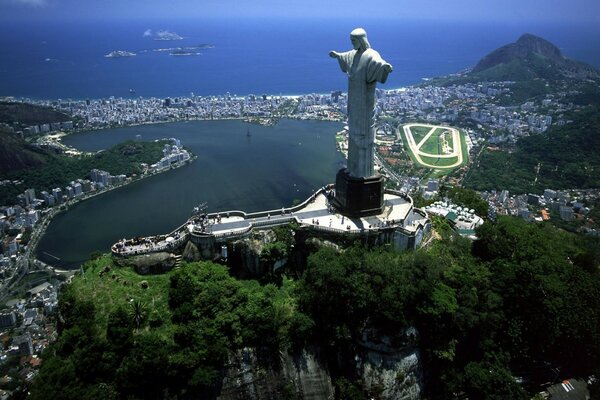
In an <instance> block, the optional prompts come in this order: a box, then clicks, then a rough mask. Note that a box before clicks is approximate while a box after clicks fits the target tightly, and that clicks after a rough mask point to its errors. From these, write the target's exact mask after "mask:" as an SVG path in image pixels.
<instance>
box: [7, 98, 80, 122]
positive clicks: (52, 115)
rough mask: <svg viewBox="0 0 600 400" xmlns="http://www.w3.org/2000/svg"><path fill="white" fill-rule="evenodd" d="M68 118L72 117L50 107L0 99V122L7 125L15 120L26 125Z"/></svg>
mask: <svg viewBox="0 0 600 400" xmlns="http://www.w3.org/2000/svg"><path fill="white" fill-rule="evenodd" d="M70 120H72V117H70V116H68V115H67V114H64V113H62V112H59V111H56V110H54V109H52V108H50V107H43V106H38V105H35V104H27V103H11V102H5V101H0V122H4V123H6V124H9V125H10V124H12V123H15V122H16V123H19V124H21V125H24V126H27V125H39V124H46V123H50V122H65V121H70Z"/></svg>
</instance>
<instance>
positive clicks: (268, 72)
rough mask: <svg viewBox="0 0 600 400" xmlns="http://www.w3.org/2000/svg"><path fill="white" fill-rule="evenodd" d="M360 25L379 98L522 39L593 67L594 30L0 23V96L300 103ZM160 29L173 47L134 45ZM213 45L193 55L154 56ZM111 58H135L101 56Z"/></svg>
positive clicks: (474, 24) (258, 22)
mask: <svg viewBox="0 0 600 400" xmlns="http://www.w3.org/2000/svg"><path fill="white" fill-rule="evenodd" d="M357 26H362V27H364V28H365V29H366V30H367V32H368V34H369V40H370V42H371V45H372V46H373V47H374V48H375V49H376V50H377V51H379V52H380V53H381V55H382V56H383V57H384V58H385V59H386V60H387V61H389V62H390V63H391V64H392V65H393V66H394V72H393V73H392V74H391V75H390V77H389V78H388V81H387V83H386V84H385V85H382V86H381V88H384V89H393V88H398V87H401V86H406V85H411V84H415V83H420V82H422V81H421V78H426V77H433V76H440V75H445V74H450V73H455V72H458V71H460V70H463V69H465V68H467V67H470V66H473V65H475V64H476V63H477V61H478V60H479V59H480V58H481V57H483V56H484V55H486V54H487V53H489V52H490V51H492V50H494V49H496V48H497V47H499V46H502V45H504V44H507V43H511V42H514V41H516V40H517V39H518V38H519V36H521V35H522V34H523V33H526V32H529V33H532V34H536V35H539V36H542V37H544V38H546V39H548V40H550V41H551V42H552V43H555V44H556V45H557V46H559V47H560V48H561V50H562V51H563V52H564V54H565V55H567V56H568V57H572V58H575V59H577V60H580V61H584V62H588V63H590V64H592V65H594V66H596V67H600V52H598V51H597V49H598V48H600V28H599V25H598V24H595V25H593V26H592V25H589V24H587V25H586V24H581V23H575V22H564V23H561V24H556V23H539V22H538V23H532V22H523V21H520V22H519V21H516V22H514V23H507V22H505V21H504V22H502V21H498V22H490V21H462V22H452V21H437V22H433V21H406V20H402V19H389V20H374V19H372V18H371V19H369V18H368V17H365V18H356V19H339V20H338V19H334V20H329V19H328V20H322V19H321V20H319V19H257V18H254V19H235V20H232V19H227V20H226V19H215V18H209V17H207V18H201V19H193V20H192V19H176V20H175V19H173V20H135V21H132V20H117V21H114V20H110V21H102V20H97V21H73V22H72V23H69V24H65V23H63V22H62V21H53V20H51V19H49V20H46V21H31V22H25V23H23V22H21V21H19V22H10V21H7V22H6V23H4V24H0V96H19V97H21V96H23V97H31V98H36V99H57V98H62V99H66V98H74V99H86V98H89V99H93V98H108V97H109V96H116V97H128V96H130V91H129V90H130V89H134V90H135V92H136V93H135V96H144V97H151V96H155V97H167V96H174V97H176V96H184V95H189V94H190V92H194V93H195V94H196V95H221V94H225V93H227V92H230V93H231V94H237V95H247V94H250V93H253V94H257V95H260V94H263V93H266V94H274V95H276V94H281V93H283V94H301V93H328V92H330V91H333V90H346V86H347V80H346V78H345V77H344V75H343V74H341V73H340V71H339V67H338V65H337V63H336V62H335V61H334V60H332V59H331V58H329V56H328V52H329V51H330V50H338V51H346V50H349V49H350V47H351V44H350V41H349V32H350V31H351V30H352V29H354V28H356V27H357ZM148 29H151V30H152V31H153V32H156V31H157V30H160V29H167V30H169V31H171V32H176V33H177V34H179V35H181V36H182V37H183V39H182V40H175V41H156V40H153V38H152V37H148V36H144V35H143V34H144V32H145V31H146V30H148ZM200 44H211V45H214V46H215V47H214V48H209V49H202V50H199V52H201V53H202V54H201V55H195V56H171V55H170V52H169V51H155V50H157V49H160V48H163V49H164V48H177V47H186V46H198V45H200ZM114 50H125V51H130V52H134V53H136V54H137V55H136V56H133V57H122V58H106V57H104V56H105V55H106V54H108V53H110V52H111V51H114Z"/></svg>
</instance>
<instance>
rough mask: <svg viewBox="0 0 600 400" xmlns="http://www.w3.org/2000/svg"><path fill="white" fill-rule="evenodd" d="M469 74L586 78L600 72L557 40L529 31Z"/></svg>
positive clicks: (485, 58) (486, 59) (491, 55)
mask: <svg viewBox="0 0 600 400" xmlns="http://www.w3.org/2000/svg"><path fill="white" fill-rule="evenodd" d="M469 75H474V76H479V77H482V78H487V80H523V79H534V78H544V79H560V78H575V79H586V78H598V77H599V76H600V74H599V71H598V70H597V69H595V68H594V67H592V66H591V65H588V64H584V63H582V62H579V61H574V60H571V59H569V58H567V57H565V56H564V55H563V54H562V53H561V51H560V49H559V48H558V47H556V46H555V45H554V44H552V43H550V42H549V41H547V40H545V39H542V38H541V37H538V36H535V35H532V34H528V33H527V34H524V35H523V36H521V37H520V38H519V40H517V41H516V42H515V43H510V44H507V45H505V46H502V47H500V48H498V49H496V50H494V51H492V52H491V53H489V54H488V55H486V56H485V57H483V58H482V59H481V60H480V61H479V63H477V65H476V66H475V67H474V68H473V70H472V71H471V73H470V74H469ZM490 77H493V78H494V79H489V78H490Z"/></svg>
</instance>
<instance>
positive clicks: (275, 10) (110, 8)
mask: <svg viewBox="0 0 600 400" xmlns="http://www.w3.org/2000/svg"><path fill="white" fill-rule="evenodd" d="M249 17H253V18H256V17H261V18H265V17H266V18H292V17H295V18H323V19H329V18H336V19H337V18H350V19H352V18H358V17H360V18H363V19H364V18H373V19H377V18H384V19H400V20H444V21H461V20H467V21H473V20H479V21H490V22H492V21H495V22H498V21H510V22H514V23H520V22H549V23H560V22H565V23H571V22H582V23H600V0H368V1H367V0H345V1H341V0H300V1H299V0H0V20H14V21H25V20H32V21H35V20H39V19H47V18H51V19H54V20H67V21H68V20H86V19H105V20H110V19H134V18H135V19H156V18H163V19H176V18H249Z"/></svg>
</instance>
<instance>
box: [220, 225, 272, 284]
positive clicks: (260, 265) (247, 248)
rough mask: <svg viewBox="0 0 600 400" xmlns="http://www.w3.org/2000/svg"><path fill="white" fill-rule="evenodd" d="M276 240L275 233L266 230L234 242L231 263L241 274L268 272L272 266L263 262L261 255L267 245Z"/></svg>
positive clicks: (250, 274)
mask: <svg viewBox="0 0 600 400" xmlns="http://www.w3.org/2000/svg"><path fill="white" fill-rule="evenodd" d="M275 240H276V238H275V233H273V231H271V230H265V231H257V232H255V233H253V234H252V236H251V237H249V238H247V239H242V240H237V241H235V242H233V243H232V244H231V247H230V249H229V258H230V265H232V266H235V268H236V269H238V273H239V274H240V276H260V275H264V274H266V273H268V272H269V269H270V268H272V266H271V265H270V264H269V263H265V262H263V260H261V257H260V256H261V254H262V251H263V249H264V248H265V246H266V245H267V244H270V243H273V242H275Z"/></svg>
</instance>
